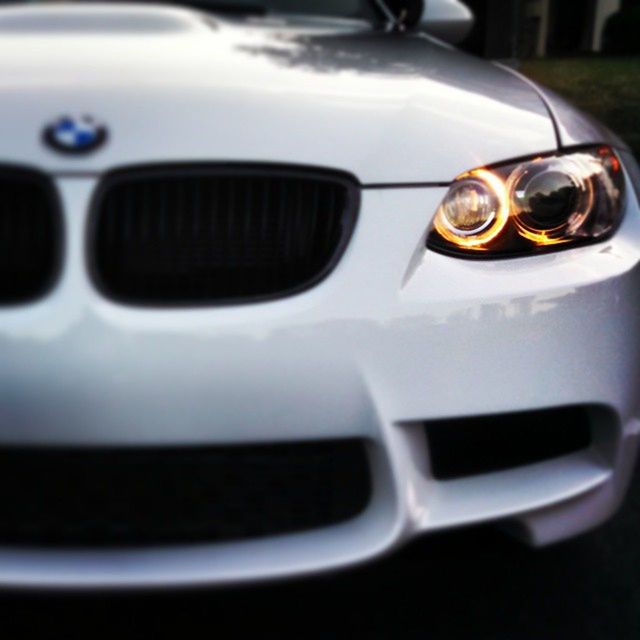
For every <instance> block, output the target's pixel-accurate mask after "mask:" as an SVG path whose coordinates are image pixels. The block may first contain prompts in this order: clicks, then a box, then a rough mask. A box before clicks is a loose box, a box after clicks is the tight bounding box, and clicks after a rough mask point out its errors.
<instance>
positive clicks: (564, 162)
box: [427, 146, 624, 257]
mask: <svg viewBox="0 0 640 640" xmlns="http://www.w3.org/2000/svg"><path fill="white" fill-rule="evenodd" d="M623 192H624V177H623V172H622V167H621V165H620V161H619V159H618V157H617V156H616V155H615V153H614V151H613V150H612V149H611V148H610V147H606V146H600V147H596V148H590V149H580V150H576V151H573V152H571V153H567V154H563V155H553V156H545V157H538V158H534V159H531V160H528V161H524V162H519V163H516V164H510V165H503V166H499V167H493V168H483V169H474V170H473V171H469V172H467V173H464V174H462V175H461V176H458V177H457V178H456V179H455V180H454V182H453V183H452V185H451V187H450V188H449V191H448V193H447V195H446V196H445V198H444V200H443V201H442V203H441V204H440V207H439V208H438V211H437V212H436V215H435V217H434V219H433V222H432V225H431V228H430V230H429V234H428V236H427V246H428V247H430V248H432V249H435V250H440V251H445V252H448V253H457V254H462V255H465V256H475V257H494V256H510V255H523V254H530V253H540V252H543V251H552V250H556V249H560V248H563V247H567V246H574V245H576V244H584V243H586V242H594V241H597V240H602V239H604V238H606V237H608V236H609V235H610V234H611V233H612V232H613V231H614V230H615V229H616V227H617V225H618V223H619V221H620V213H621V210H622V200H623V195H624V193H623Z"/></svg>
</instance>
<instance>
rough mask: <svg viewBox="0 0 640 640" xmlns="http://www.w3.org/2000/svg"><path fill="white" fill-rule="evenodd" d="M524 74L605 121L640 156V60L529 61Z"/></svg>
mask: <svg viewBox="0 0 640 640" xmlns="http://www.w3.org/2000/svg"><path fill="white" fill-rule="evenodd" d="M521 71H522V72H523V73H524V74H525V75H527V76H529V77H530V78H532V79H533V80H535V81H536V82H539V83H540V84H542V85H545V86H547V87H549V88H550V89H553V90H554V91H557V92H558V93H559V94H561V95H563V96H564V97H565V98H567V99H568V100H569V101H570V102H572V103H573V104H575V105H576V106H578V107H580V108H581V109H583V110H584V111H586V112H588V113H590V114H592V115H593V116H595V117H596V118H598V119H599V120H601V121H602V122H604V123H605V124H606V125H607V126H608V127H609V128H611V129H613V130H614V131H615V132H616V133H618V134H619V135H620V136H621V137H622V138H624V139H625V140H626V141H627V143H628V144H629V145H630V146H631V147H632V149H633V150H634V152H635V154H636V156H637V157H640V57H638V56H635V57H624V58H596V57H593V58H592V57H585V58H563V59H560V58H553V59H544V60H527V61H525V62H523V63H522V67H521Z"/></svg>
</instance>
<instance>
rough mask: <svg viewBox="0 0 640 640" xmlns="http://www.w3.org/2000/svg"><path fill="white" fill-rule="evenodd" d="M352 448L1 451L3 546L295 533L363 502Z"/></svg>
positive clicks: (347, 443) (350, 444)
mask: <svg viewBox="0 0 640 640" xmlns="http://www.w3.org/2000/svg"><path fill="white" fill-rule="evenodd" d="M370 494H371V479H370V471H369V466H368V462H367V457H366V452H365V449H364V445H363V443H362V442H361V441H358V440H344V441H328V442H313V443H288V444H272V445H252V446H226V447H210V448H201V449H189V448H187V449H135V448H133V449H120V450H113V449H105V450H100V449H74V450H64V449H48V450H32V449H0V500H1V501H2V504H3V510H2V517H1V518H0V544H2V545H12V544H19V545H38V546H68V545H72V546H111V545H137V544H144V545H151V544H171V543H188V542H216V541H224V540H236V539H248V538H259V537H261V536H268V535H277V534H284V533H294V532H298V531H303V530H308V529H313V528H318V527H323V526H328V525H332V524H337V523H339V522H343V521H346V520H349V519H351V518H353V517H355V516H357V515H358V514H360V513H361V512H362V511H363V510H364V509H365V508H366V507H367V505H368V502H369V500H370Z"/></svg>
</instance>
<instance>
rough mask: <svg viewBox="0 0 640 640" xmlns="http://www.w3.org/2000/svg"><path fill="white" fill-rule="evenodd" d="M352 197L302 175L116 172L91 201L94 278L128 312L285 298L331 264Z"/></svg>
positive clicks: (332, 183)
mask: <svg viewBox="0 0 640 640" xmlns="http://www.w3.org/2000/svg"><path fill="white" fill-rule="evenodd" d="M357 198H358V191H357V189H356V188H355V187H354V186H353V185H352V184H351V183H350V182H349V181H347V180H344V179H341V178H338V177H327V176H325V175H314V174H312V173H305V172H297V173H296V172H295V171H284V170H279V171H276V170H265V169H260V168H258V169H252V168H244V169H243V168H239V167H231V168H229V167H226V168H220V167H218V168H216V167H214V168H191V169H185V168H181V169H180V168H163V169H154V170H149V171H126V172H119V173H116V174H113V175H112V176H110V177H108V178H107V179H106V181H105V183H104V184H103V186H102V188H101V189H100V190H99V193H98V196H97V201H96V205H95V216H96V217H95V219H94V224H93V234H94V235H93V249H92V251H93V258H94V260H93V267H94V275H95V278H96V281H97V284H98V286H99V287H100V288H101V289H102V290H103V292H104V293H105V294H106V295H108V296H110V297H112V298H115V299H117V300H122V301H125V302H130V303H134V304H137V303H142V304H145V303H146V304H191V303H221V302H235V301H238V300H259V299H265V298H271V297H277V296H282V295H288V294H291V293H294V292H296V291H299V290H302V289H304V288H306V287H309V286H311V285H312V284H314V283H315V282H317V281H318V280H319V279H321V278H322V277H323V276H324V275H326V274H327V273H328V271H329V270H330V269H331V267H332V266H333V265H334V264H335V262H336V260H337V259H338V257H339V255H340V254H341V252H342V250H343V249H344V246H345V244H346V242H347V241H348V238H349V236H350V234H351V230H352V228H353V224H354V222H355V216H356V214H357Z"/></svg>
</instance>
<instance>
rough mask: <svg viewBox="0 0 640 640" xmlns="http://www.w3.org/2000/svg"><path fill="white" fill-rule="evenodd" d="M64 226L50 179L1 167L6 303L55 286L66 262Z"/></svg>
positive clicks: (1, 268)
mask: <svg viewBox="0 0 640 640" xmlns="http://www.w3.org/2000/svg"><path fill="white" fill-rule="evenodd" d="M60 226H61V223H60V215H59V209H58V204H57V200H56V196H55V193H54V191H53V187H52V185H51V184H50V182H49V181H48V180H47V178H45V177H44V176H42V175H40V174H39V173H37V172H33V171H28V170H22V169H20V170H18V169H9V168H0V303H17V302H26V301H29V300H32V299H34V298H36V297H38V296H39V295H42V294H43V293H44V292H45V291H46V290H47V289H48V288H49V286H50V285H51V284H52V282H53V280H54V278H55V276H56V275H57V271H58V266H59V261H60V251H61V233H60Z"/></svg>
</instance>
